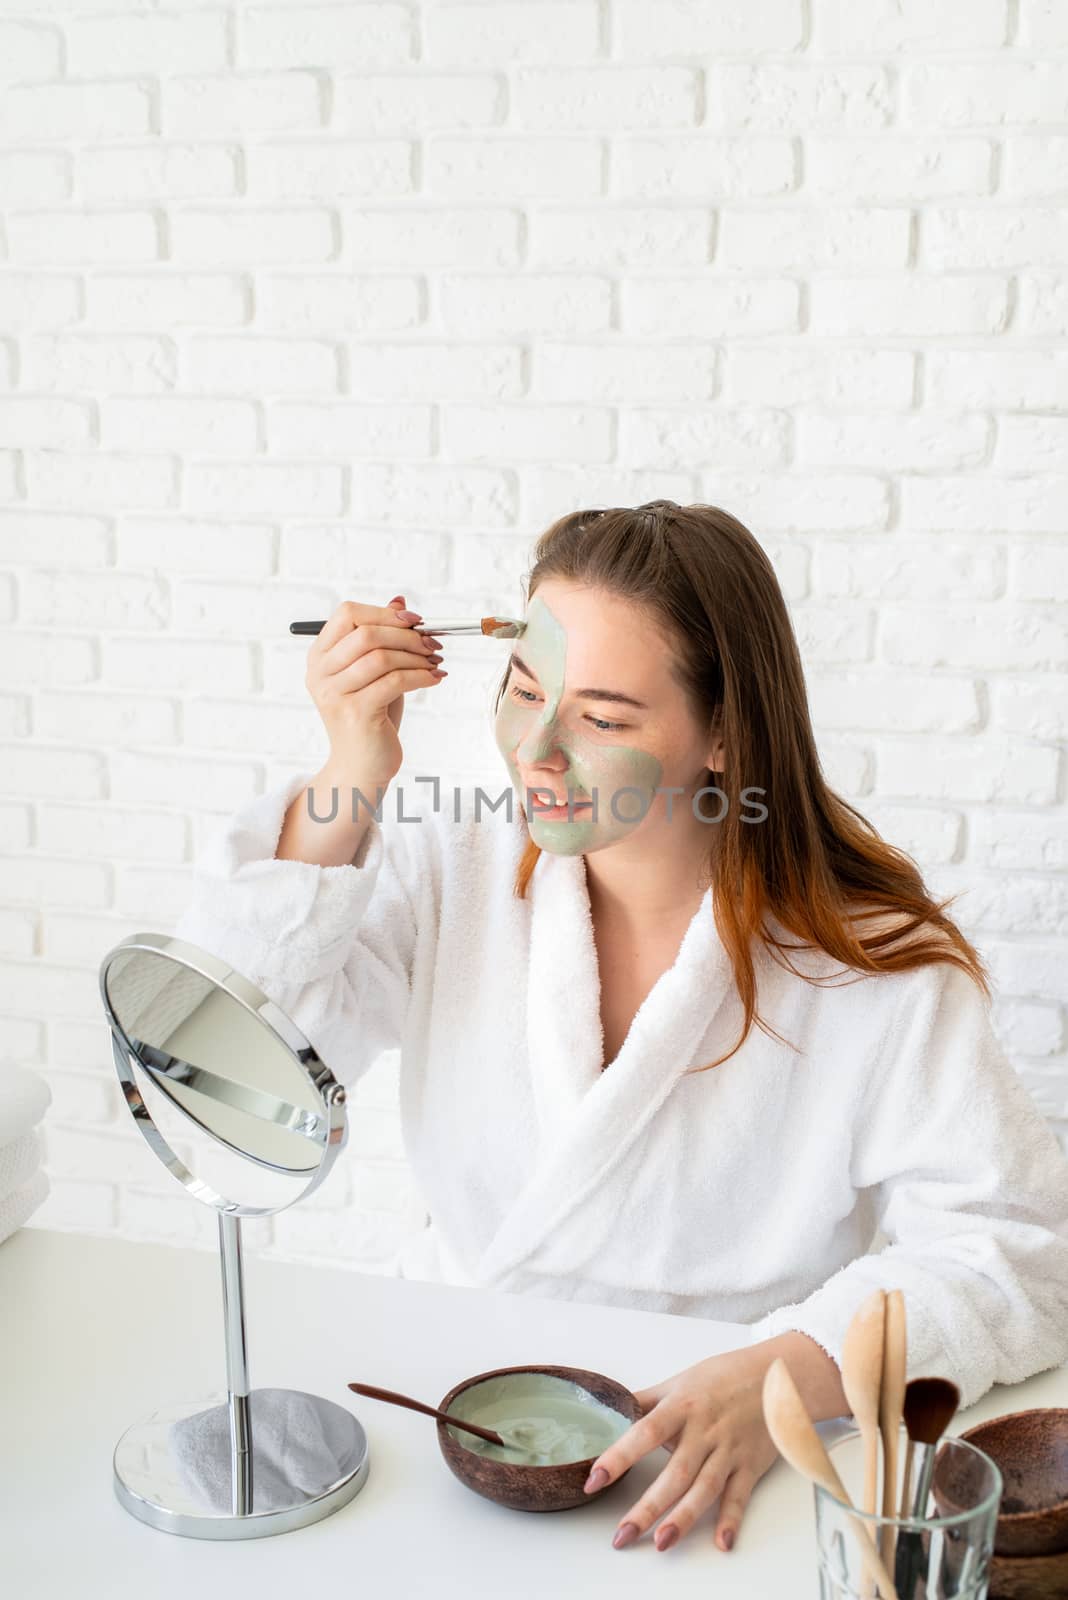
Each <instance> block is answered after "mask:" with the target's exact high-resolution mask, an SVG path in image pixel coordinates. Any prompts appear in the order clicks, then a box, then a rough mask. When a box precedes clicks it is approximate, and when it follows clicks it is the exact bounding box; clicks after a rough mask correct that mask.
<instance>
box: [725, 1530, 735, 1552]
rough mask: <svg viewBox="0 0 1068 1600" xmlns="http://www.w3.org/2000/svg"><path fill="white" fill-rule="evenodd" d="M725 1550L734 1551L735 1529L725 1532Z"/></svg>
mask: <svg viewBox="0 0 1068 1600" xmlns="http://www.w3.org/2000/svg"><path fill="white" fill-rule="evenodd" d="M723 1548H724V1550H733V1549H734V1529H733V1528H727V1529H726V1531H725V1532H724V1535H723Z"/></svg>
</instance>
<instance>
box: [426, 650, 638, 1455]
mask: <svg viewBox="0 0 1068 1600" xmlns="http://www.w3.org/2000/svg"><path fill="white" fill-rule="evenodd" d="M524 659H526V658H525V657H524ZM449 1414H450V1415H451V1416H454V1417H460V1418H461V1419H462V1420H463V1421H464V1422H477V1423H479V1424H480V1426H482V1427H483V1428H492V1429H493V1431H494V1432H495V1433H499V1434H500V1435H501V1438H502V1439H509V1440H511V1441H513V1442H512V1443H510V1444H507V1445H499V1444H491V1443H490V1441H489V1440H488V1439H480V1438H479V1437H478V1435H477V1434H474V1433H467V1432H465V1431H463V1430H462V1429H460V1428H450V1429H449V1433H450V1434H451V1436H452V1437H453V1438H454V1439H455V1440H456V1442H457V1444H462V1445H463V1447H464V1449H465V1450H471V1451H473V1452H474V1454H475V1455H479V1456H489V1457H490V1459H491V1460H493V1461H515V1462H517V1463H520V1464H522V1465H523V1466H528V1467H550V1466H559V1465H561V1464H562V1463H564V1462H565V1461H589V1460H591V1459H592V1458H594V1457H596V1456H599V1455H601V1454H603V1452H604V1451H605V1450H607V1449H608V1446H609V1445H610V1444H614V1443H615V1441H616V1440H617V1439H618V1438H620V1437H621V1436H622V1435H623V1434H624V1433H626V1431H627V1429H628V1428H629V1427H630V1426H631V1424H630V1423H629V1422H628V1421H627V1419H626V1417H624V1416H623V1415H622V1414H621V1413H620V1412H618V1411H613V1410H612V1409H611V1408H610V1407H609V1406H606V1405H602V1403H601V1401H599V1400H597V1399H595V1398H594V1396H593V1395H592V1394H590V1393H589V1391H588V1390H586V1389H583V1388H582V1387H581V1385H580V1384H577V1383H571V1382H569V1381H568V1380H567V1379H566V1378H557V1377H554V1376H553V1374H552V1373H548V1372H514V1373H509V1374H508V1375H507V1376H506V1377H501V1378H487V1379H486V1380H485V1381H484V1382H483V1383H476V1384H473V1385H472V1386H471V1388H470V1389H465V1390H463V1392H462V1393H460V1394H458V1395H457V1396H456V1399H455V1400H454V1401H453V1403H452V1405H451V1406H450V1407H449Z"/></svg>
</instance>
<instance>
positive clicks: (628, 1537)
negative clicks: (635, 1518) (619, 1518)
mask: <svg viewBox="0 0 1068 1600" xmlns="http://www.w3.org/2000/svg"><path fill="white" fill-rule="evenodd" d="M637 1537H638V1524H637V1523H636V1522H624V1523H622V1524H621V1525H620V1526H619V1527H618V1528H617V1529H616V1532H615V1537H614V1538H613V1540H612V1543H613V1545H614V1546H615V1548H616V1549H617V1550H622V1549H623V1546H624V1545H627V1544H633V1543H634V1541H635V1539H636V1538H637Z"/></svg>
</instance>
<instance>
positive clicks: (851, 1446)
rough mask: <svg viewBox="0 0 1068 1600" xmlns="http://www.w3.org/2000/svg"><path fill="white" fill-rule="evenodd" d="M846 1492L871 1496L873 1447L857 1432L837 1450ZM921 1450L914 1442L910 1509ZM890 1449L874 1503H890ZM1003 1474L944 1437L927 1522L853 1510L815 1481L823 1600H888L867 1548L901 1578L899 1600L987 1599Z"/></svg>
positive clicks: (900, 1453)
mask: <svg viewBox="0 0 1068 1600" xmlns="http://www.w3.org/2000/svg"><path fill="white" fill-rule="evenodd" d="M908 1447H909V1437H908V1432H907V1430H906V1428H905V1425H904V1423H902V1424H901V1427H900V1430H899V1434H898V1447H897V1474H896V1476H897V1483H896V1485H895V1495H894V1502H893V1503H894V1505H895V1507H897V1508H898V1509H899V1510H900V1507H901V1503H902V1499H901V1494H902V1486H903V1484H904V1482H905V1479H904V1473H905V1464H906V1456H907V1454H908ZM827 1453H828V1455H829V1456H830V1459H831V1463H832V1465H833V1466H834V1469H835V1471H836V1472H837V1474H838V1476H839V1478H840V1479H841V1480H842V1484H843V1486H844V1488H845V1491H846V1494H847V1495H848V1496H849V1498H850V1500H851V1501H852V1502H853V1506H854V1507H859V1506H861V1505H862V1504H863V1500H864V1450H863V1445H862V1441H861V1436H860V1432H859V1430H857V1429H853V1430H851V1431H850V1432H849V1433H847V1434H845V1435H844V1436H843V1437H842V1438H840V1439H838V1440H837V1441H836V1442H835V1443H834V1444H832V1445H831V1446H830V1447H829V1449H828V1452H827ZM921 1453H923V1452H922V1451H921V1447H920V1446H919V1445H913V1447H912V1451H911V1459H910V1461H909V1474H908V1478H909V1481H908V1485H907V1493H906V1499H905V1504H906V1505H907V1506H908V1507H909V1508H910V1509H911V1507H912V1502H913V1495H914V1493H915V1489H916V1485H917V1480H918V1468H919V1461H920V1457H921ZM883 1470H884V1469H883V1449H882V1444H881V1443H880V1445H879V1453H878V1478H877V1482H876V1494H875V1504H876V1505H877V1506H881V1505H882V1476H883ZM1002 1487H1003V1484H1002V1477H1001V1473H1000V1472H999V1471H998V1468H997V1466H996V1465H995V1463H994V1462H993V1461H991V1459H990V1457H989V1456H988V1455H986V1454H985V1453H984V1452H983V1451H982V1450H978V1449H976V1447H975V1445H973V1444H969V1443H968V1442H967V1440H965V1439H955V1438H943V1439H942V1440H941V1441H940V1442H939V1444H938V1445H937V1446H936V1447H935V1465H934V1471H933V1473H932V1474H931V1488H930V1489H929V1491H928V1493H927V1497H926V1504H925V1505H924V1507H923V1515H922V1516H918V1517H917V1516H906V1517H900V1516H893V1517H883V1516H878V1515H869V1514H866V1513H864V1512H863V1511H860V1510H851V1509H850V1508H849V1507H848V1506H846V1505H844V1504H843V1502H842V1501H841V1500H839V1499H838V1497H837V1496H836V1495H833V1494H830V1493H828V1491H827V1490H826V1489H823V1488H821V1487H820V1486H819V1485H818V1484H816V1485H814V1486H813V1488H814V1492H815V1496H816V1543H817V1547H818V1552H819V1575H820V1600H875V1597H876V1596H879V1597H880V1600H886V1591H885V1590H884V1589H883V1588H881V1587H879V1586H878V1583H877V1579H876V1575H875V1572H874V1570H873V1569H872V1567H871V1565H870V1563H869V1562H867V1561H866V1560H865V1555H866V1552H870V1551H872V1550H873V1549H878V1550H879V1551H880V1553H881V1554H882V1556H883V1560H884V1564H885V1566H886V1568H887V1570H888V1572H889V1574H890V1576H891V1578H893V1579H894V1583H895V1586H896V1587H897V1596H898V1600H919V1597H921V1596H922V1597H923V1600H985V1597H986V1592H987V1585H988V1583H989V1581H990V1558H991V1556H992V1555H993V1552H994V1531H995V1528H996V1525H997V1519H998V1507H999V1506H1000V1504H1001V1491H1002Z"/></svg>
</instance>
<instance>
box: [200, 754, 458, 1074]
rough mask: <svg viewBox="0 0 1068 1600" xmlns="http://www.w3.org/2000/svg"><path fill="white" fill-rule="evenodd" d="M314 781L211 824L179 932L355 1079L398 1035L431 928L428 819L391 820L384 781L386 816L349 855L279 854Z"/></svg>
mask: <svg viewBox="0 0 1068 1600" xmlns="http://www.w3.org/2000/svg"><path fill="white" fill-rule="evenodd" d="M310 779H311V775H310V774H307V775H301V776H298V777H293V778H291V779H290V780H289V781H288V782H286V783H284V784H281V785H279V786H277V787H275V788H273V789H271V790H270V791H269V792H267V793H266V794H264V795H261V796H259V797H258V798H257V799H255V800H253V801H251V802H250V803H249V804H248V805H247V806H245V807H244V808H243V809H242V810H240V811H239V812H238V813H237V814H236V815H235V816H234V817H233V818H231V819H229V820H228V821H227V822H226V823H225V825H224V826H222V827H221V828H219V829H218V830H217V831H216V832H215V834H214V835H213V836H212V837H211V839H210V840H209V841H208V843H207V845H206V847H205V849H204V851H203V853H202V855H201V857H200V858H199V859H198V861H197V863H196V866H195V868H194V873H193V886H192V893H191V897H190V900H189V903H188V905H187V907H186V909H185V911H184V912H183V913H182V916H181V918H180V919H179V922H178V924H177V926H176V928H175V930H174V932H175V937H176V938H178V939H184V940H187V941H188V942H190V943H192V944H197V945H200V946H201V947H202V948H203V949H205V950H207V951H208V952H209V953H210V954H211V955H215V956H218V957H219V958H220V959H222V960H225V961H228V962H229V963H230V964H231V965H232V966H233V967H235V968H236V969H237V971H239V972H240V973H242V974H243V975H244V976H245V977H246V978H248V979H249V980H250V981H251V982H252V983H254V984H256V985H257V986H258V987H259V988H260V989H262V990H263V992H264V993H265V994H266V995H267V996H268V998H269V999H271V1000H273V1001H274V1002H275V1003H276V1004H277V1005H279V1006H280V1007H281V1008H282V1010H283V1011H285V1012H286V1013H287V1014H288V1015H289V1016H290V1017H291V1018H292V1020H293V1021H294V1022H295V1023H296V1025H297V1027H298V1028H300V1030H301V1031H302V1032H303V1033H304V1035H305V1036H306V1037H307V1038H308V1039H309V1040H310V1042H311V1044H312V1045H313V1046H314V1047H315V1049H316V1051H317V1052H318V1054H319V1055H320V1057H321V1058H322V1060H323V1061H324V1062H325V1063H326V1065H327V1066H328V1067H329V1068H330V1070H331V1071H332V1072H333V1074H334V1076H335V1077H336V1078H337V1079H338V1080H339V1082H341V1083H344V1084H350V1083H352V1082H353V1081H354V1080H355V1079H356V1078H357V1077H359V1076H360V1075H361V1074H362V1073H363V1072H364V1071H366V1070H367V1068H368V1067H370V1065H371V1064H372V1062H373V1061H374V1060H375V1059H376V1057H377V1056H379V1055H381V1054H382V1052H383V1051H386V1050H390V1049H393V1048H396V1047H397V1046H398V1045H399V1044H400V1043H401V1038H402V1033H403V1029H404V1025H405V1019H406V1015H407V1012H408V1006H409V1000H410V996H411V984H412V968H413V962H414V959H415V951H416V945H417V940H418V938H419V933H420V929H422V932H423V935H424V943H425V942H426V940H428V939H431V938H432V937H433V934H434V929H435V927H436V920H437V919H436V917H435V916H434V915H433V910H434V893H435V882H436V879H437V875H436V873H435V872H434V870H433V865H432V860H433V857H434V855H435V854H436V852H435V850H434V846H433V842H432V835H433V834H434V829H433V819H432V818H429V817H426V816H424V817H423V818H422V820H421V821H419V822H412V823H411V824H410V825H408V826H404V825H401V824H399V823H396V822H393V821H391V819H390V814H389V806H390V804H391V801H392V797H393V790H392V789H391V790H387V792H386V796H385V802H384V805H383V822H382V823H379V822H378V821H377V819H376V818H375V817H374V816H372V817H371V819H370V824H369V827H368V830H367V833H366V834H365V835H364V838H363V840H362V841H361V844H360V849H359V850H358V852H357V854H356V856H355V857H354V859H353V862H352V863H351V864H346V865H343V866H336V867H319V866H313V865H311V864H310V863H308V862H303V861H278V860H276V859H275V850H276V849H277V846H278V839H279V835H280V834H281V831H282V823H283V821H284V820H285V814H286V811H287V810H288V808H289V805H290V803H291V801H292V800H294V799H295V798H296V797H297V796H298V795H299V794H301V793H302V792H303V790H304V789H305V788H306V787H307V785H308V783H309V782H310ZM346 798H347V797H345V796H342V797H341V803H342V804H344V803H345V800H346ZM371 798H373V797H371ZM405 807H406V811H413V808H412V807H411V805H410V804H409V802H408V800H407V798H406V800H405ZM413 814H414V811H413Z"/></svg>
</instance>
